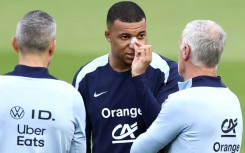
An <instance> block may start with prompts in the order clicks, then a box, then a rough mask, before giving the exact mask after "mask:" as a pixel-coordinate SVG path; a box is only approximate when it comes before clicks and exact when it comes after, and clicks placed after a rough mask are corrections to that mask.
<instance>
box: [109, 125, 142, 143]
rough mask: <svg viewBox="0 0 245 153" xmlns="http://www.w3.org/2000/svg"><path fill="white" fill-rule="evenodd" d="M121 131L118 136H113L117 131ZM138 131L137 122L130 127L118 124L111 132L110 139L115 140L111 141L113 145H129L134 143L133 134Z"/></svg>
mask: <svg viewBox="0 0 245 153" xmlns="http://www.w3.org/2000/svg"><path fill="white" fill-rule="evenodd" d="M120 129H121V132H120V135H115V134H116V132H117V131H118V130H120ZM137 129H138V126H137V122H135V123H134V124H132V125H129V124H124V125H122V124H119V125H117V126H116V127H115V128H114V129H113V131H112V137H113V138H114V139H115V141H112V143H113V144H115V143H130V142H134V140H135V138H136V137H135V135H134V132H135V131H136V130H137ZM128 136H129V137H130V139H126V140H125V138H126V137H128Z"/></svg>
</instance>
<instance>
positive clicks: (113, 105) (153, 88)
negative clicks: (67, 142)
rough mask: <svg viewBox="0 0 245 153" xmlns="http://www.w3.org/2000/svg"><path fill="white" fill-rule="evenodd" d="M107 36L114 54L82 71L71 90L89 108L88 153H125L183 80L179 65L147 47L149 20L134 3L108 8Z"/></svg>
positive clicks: (93, 62)
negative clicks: (76, 91)
mask: <svg viewBox="0 0 245 153" xmlns="http://www.w3.org/2000/svg"><path fill="white" fill-rule="evenodd" d="M105 37H106V39H107V41H108V42H109V43H110V45H111V51H110V52H109V53H108V54H106V55H104V56H101V57H98V58H96V59H94V60H92V61H91V62H89V63H87V64H86V65H84V66H82V67H81V68H80V70H79V71H78V72H77V73H76V75H75V77H74V80H73V85H74V86H75V87H76V89H77V90H78V91H79V92H80V93H81V95H82V97H83V98H84V103H85V107H86V113H87V118H86V123H87V124H86V134H87V148H88V149H87V153H91V150H92V152H93V153H109V152H111V153H125V152H129V151H130V147H131V145H132V142H133V141H134V140H135V139H136V138H137V137H138V135H139V134H141V133H143V132H145V131H146V129H147V128H148V127H149V126H150V125H151V123H152V122H153V121H154V119H155V118H156V117H157V115H158V113H159V112H160V109H161V104H162V102H163V101H164V100H165V99H166V98H167V97H168V95H169V94H171V93H173V92H176V91H177V90H178V85H177V82H178V81H182V78H181V77H180V76H179V74H178V66H177V63H176V62H174V61H172V60H169V59H167V58H165V57H162V56H160V55H158V54H156V53H154V52H152V46H151V45H148V44H147V32H146V17H145V14H144V11H143V10H142V9H141V8H140V7H139V6H138V5H137V4H136V3H134V2H129V1H122V2H118V3H115V4H114V5H113V6H112V7H111V8H110V9H109V11H108V14H107V30H106V31H105ZM141 63H142V64H143V65H145V66H146V67H147V69H142V68H141V67H139V66H141ZM138 65H139V66H138ZM138 73H141V75H138V76H136V77H134V75H136V74H138ZM91 142H92V144H91Z"/></svg>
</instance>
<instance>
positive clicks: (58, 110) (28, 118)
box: [0, 10, 86, 153]
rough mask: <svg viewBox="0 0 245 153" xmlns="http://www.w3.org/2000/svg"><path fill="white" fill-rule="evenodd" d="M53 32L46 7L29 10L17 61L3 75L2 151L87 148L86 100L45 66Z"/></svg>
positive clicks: (56, 152) (62, 152) (55, 152)
mask: <svg viewBox="0 0 245 153" xmlns="http://www.w3.org/2000/svg"><path fill="white" fill-rule="evenodd" d="M55 35H56V23H55V21H54V19H53V18H52V17H51V16H50V15H48V14H47V13H45V12H43V11H39V10H35V11H31V12H28V13H27V14H26V15H25V16H24V17H23V18H22V19H21V20H20V21H19V23H18V25H17V29H16V36H14V37H13V38H12V46H13V48H14V50H15V51H16V53H17V54H18V57H19V64H18V65H16V66H15V68H14V70H13V71H12V72H9V73H7V74H5V75H2V76H0V106H1V107H0V152H1V153H14V152H18V153H84V152H86V137H85V124H86V122H85V119H86V116H85V115H86V113H85V107H84V103H83V99H82V97H81V95H80V94H79V92H78V91H77V90H76V89H75V88H74V87H73V86H72V85H70V84H68V83H66V82H64V81H60V80H57V79H56V78H55V77H53V76H52V75H51V74H49V72H48V69H47V67H48V65H49V63H50V61H51V59H52V57H53V54H54V47H55V41H56V40H55Z"/></svg>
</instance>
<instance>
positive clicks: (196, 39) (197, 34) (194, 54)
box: [180, 20, 226, 68]
mask: <svg viewBox="0 0 245 153" xmlns="http://www.w3.org/2000/svg"><path fill="white" fill-rule="evenodd" d="M225 42H226V33H225V32H224V30H223V29H222V27H221V26H220V25H218V24H217V23H215V22H214V21H211V20H195V21H192V22H190V23H188V24H187V25H186V27H185V29H184V31H183V33H182V41H181V44H180V47H181V49H183V48H184V46H185V45H188V46H189V47H190V49H191V53H190V60H191V62H192V64H194V65H196V66H199V67H208V68H214V67H216V66H217V65H218V63H219V61H220V58H221V56H222V53H223V50H224V46H225Z"/></svg>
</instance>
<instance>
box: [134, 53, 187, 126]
mask: <svg viewBox="0 0 245 153" xmlns="http://www.w3.org/2000/svg"><path fill="white" fill-rule="evenodd" d="M139 59H140V58H139ZM151 65H152V67H155V68H156V70H155V71H159V73H155V72H153V73H154V75H155V74H157V75H158V76H156V78H157V79H155V80H154V82H148V80H147V79H146V75H145V72H144V71H143V70H144V69H146V68H147V67H148V66H147V64H144V61H143V60H142V61H141V62H140V60H138V62H137V63H136V62H135V63H134V66H133V67H132V73H134V71H136V70H137V69H138V68H139V67H143V68H144V69H143V70H142V71H140V72H138V73H137V74H139V75H136V76H134V77H132V83H133V85H134V87H135V91H136V94H137V99H138V101H139V106H140V108H141V111H142V113H143V114H144V115H143V117H144V121H145V123H146V125H147V127H149V126H150V125H151V123H152V122H153V121H154V120H155V119H156V117H157V115H158V113H159V112H160V109H161V104H162V103H163V102H164V101H165V100H166V99H167V97H168V95H169V94H171V93H174V92H176V91H178V85H177V82H179V81H182V80H183V78H182V77H180V76H179V74H178V66H177V63H176V62H174V61H171V60H169V59H166V58H165V59H164V58H162V57H160V56H159V55H157V56H156V54H155V60H154V61H152V63H151ZM146 73H148V74H149V73H152V72H146ZM148 77H149V75H148ZM152 77H155V76H152ZM150 86H151V87H153V89H152V90H155V91H154V93H153V91H151V89H150Z"/></svg>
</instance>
